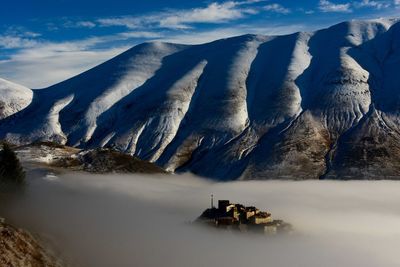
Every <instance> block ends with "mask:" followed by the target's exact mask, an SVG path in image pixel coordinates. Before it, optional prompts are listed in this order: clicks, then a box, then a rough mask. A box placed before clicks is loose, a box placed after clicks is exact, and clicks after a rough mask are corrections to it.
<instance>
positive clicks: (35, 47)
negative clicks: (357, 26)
mask: <svg viewBox="0 0 400 267" xmlns="http://www.w3.org/2000/svg"><path fill="white" fill-rule="evenodd" d="M399 11H400V0H329V1H328V0H304V1H294V0H281V1H279V0H233V1H217V0H214V1H212V0H211V1H190V0H168V1H166V0H142V1H136V0H112V1H109V0H107V1H106V0H79V1H78V0H35V1H33V0H22V1H21V0H20V1H18V0H13V1H11V0H6V1H5V2H4V3H2V8H1V9H0V77H1V78H6V79H9V80H12V81H15V82H18V83H21V84H24V85H26V86H29V87H32V88H40V87H44V86H48V85H51V84H53V83H55V82H59V81H61V80H63V79H66V78H69V77H71V76H73V75H76V74H78V73H80V72H82V71H84V70H86V69H88V68H90V67H93V66H95V65H97V64H99V63H101V62H102V61H105V60H107V59H109V58H111V57H113V56H115V55H117V54H119V53H121V52H123V51H124V50H126V49H128V48H130V47H132V46H134V45H136V44H138V43H141V42H144V41H154V40H161V41H169V42H179V43H203V42H208V41H211V40H215V39H219V38H224V37H229V36H235V35H241V34H246V33H255V34H266V35H276V34H287V33H292V32H296V31H312V30H316V29H320V28H324V27H327V26H330V25H332V24H335V23H338V22H341V21H346V20H352V19H374V18H380V17H396V16H398V15H397V14H398V13H399Z"/></svg>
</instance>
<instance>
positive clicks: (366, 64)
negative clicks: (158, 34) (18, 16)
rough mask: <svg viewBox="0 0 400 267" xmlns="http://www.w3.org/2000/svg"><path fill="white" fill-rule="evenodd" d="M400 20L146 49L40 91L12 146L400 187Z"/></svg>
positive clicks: (199, 169) (223, 174) (250, 175)
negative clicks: (63, 147)
mask: <svg viewBox="0 0 400 267" xmlns="http://www.w3.org/2000/svg"><path fill="white" fill-rule="evenodd" d="M399 112H400V21H399V20H395V19H392V20H389V19H387V20H386V19H381V20H374V21H352V22H346V23H341V24H338V25H335V26H333V27H330V28H328V29H324V30H320V31H316V32H312V33H295V34H292V35H287V36H258V35H257V36H256V35H245V36H239V37H235V38H229V39H223V40H218V41H215V42H212V43H208V44H203V45H192V46H189V45H177V44H169V43H145V44H142V45H139V46H136V47H134V48H132V49H130V50H128V51H126V52H125V53H123V54H121V55H119V56H117V57H115V58H113V59H111V60H110V61H107V62H105V63H103V64H101V65H99V66H97V67H95V68H93V69H91V70H89V71H87V72H85V73H82V74H80V75H78V76H76V77H73V78H71V79H69V80H67V81H64V82H61V83H59V84H56V85H54V86H51V87H49V88H46V89H41V90H34V97H33V101H32V103H30V105H29V106H28V107H27V108H25V109H24V110H22V111H21V112H18V113H17V114H14V115H13V116H10V117H8V118H6V119H4V120H2V121H1V122H0V138H5V139H7V140H9V141H11V142H14V143H29V142H32V141H38V140H41V141H45V140H46V141H47V140H51V141H56V142H60V143H63V144H68V145H72V146H79V147H103V146H113V147H114V148H116V149H118V150H121V151H123V152H126V153H130V154H133V155H136V156H138V157H140V158H142V159H145V160H149V161H152V162H156V163H157V164H159V165H160V166H163V167H164V168H166V169H167V170H169V171H192V172H194V173H197V174H200V175H204V176H207V177H214V178H218V179H236V178H239V177H240V178H241V179H268V178H295V179H297V178H298V179H307V178H320V177H329V178H361V179H363V178H399V177H400V123H399V122H400V113H399Z"/></svg>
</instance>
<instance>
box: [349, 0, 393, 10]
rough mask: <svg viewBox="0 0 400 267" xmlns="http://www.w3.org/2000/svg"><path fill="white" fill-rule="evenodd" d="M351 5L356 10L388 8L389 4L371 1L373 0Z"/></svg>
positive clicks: (364, 0) (363, 0)
mask: <svg viewBox="0 0 400 267" xmlns="http://www.w3.org/2000/svg"><path fill="white" fill-rule="evenodd" d="M397 1H400V0H397ZM353 5H354V7H356V8H364V7H372V8H376V9H382V8H388V7H389V6H390V4H389V3H388V2H386V1H373V0H362V1H361V2H354V3H353Z"/></svg>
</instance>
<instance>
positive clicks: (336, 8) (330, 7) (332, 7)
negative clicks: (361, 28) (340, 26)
mask: <svg viewBox="0 0 400 267" xmlns="http://www.w3.org/2000/svg"><path fill="white" fill-rule="evenodd" d="M318 8H319V10H321V11H322V12H341V13H350V12H352V10H351V5H350V3H346V4H335V3H332V2H329V1H328V0H320V1H319V6H318Z"/></svg>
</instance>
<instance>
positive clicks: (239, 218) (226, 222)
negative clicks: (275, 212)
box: [197, 197, 293, 235]
mask: <svg viewBox="0 0 400 267" xmlns="http://www.w3.org/2000/svg"><path fill="white" fill-rule="evenodd" d="M197 222H200V223H203V224H206V225H209V226H213V227H216V228H219V229H228V230H237V231H239V232H254V233H263V234H266V235H275V234H280V233H290V232H292V229H293V228H292V225H291V224H289V223H286V222H284V221H283V220H274V219H273V218H272V216H271V213H268V212H265V211H260V210H259V209H257V208H256V207H253V206H250V207H246V206H244V205H242V204H233V203H230V201H229V200H219V201H218V208H216V207H214V204H213V197H211V208H209V209H206V210H205V211H204V212H203V214H202V215H201V216H200V217H199V218H198V219H197Z"/></svg>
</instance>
